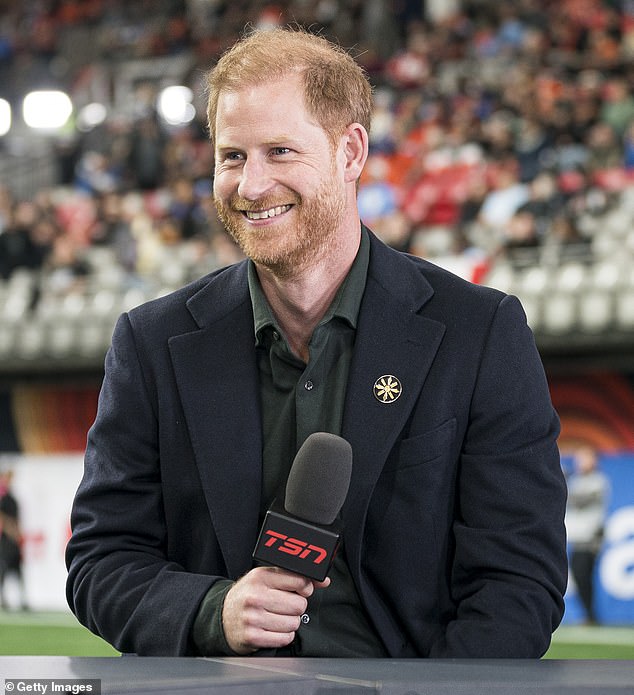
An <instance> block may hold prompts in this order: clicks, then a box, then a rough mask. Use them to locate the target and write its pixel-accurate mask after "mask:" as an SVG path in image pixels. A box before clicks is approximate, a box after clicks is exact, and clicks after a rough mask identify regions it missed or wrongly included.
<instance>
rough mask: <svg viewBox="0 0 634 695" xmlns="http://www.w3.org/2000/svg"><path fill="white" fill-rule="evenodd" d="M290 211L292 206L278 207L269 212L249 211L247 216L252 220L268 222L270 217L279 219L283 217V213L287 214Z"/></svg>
mask: <svg viewBox="0 0 634 695" xmlns="http://www.w3.org/2000/svg"><path fill="white" fill-rule="evenodd" d="M290 209H291V206H290V205H278V206H277V207H275V208H270V209H269V210H257V211H249V210H247V211H246V212H245V214H246V216H247V217H248V218H249V219H250V220H266V219H269V218H270V217H277V216H278V215H281V214H282V213H283V212H287V211H288V210H290Z"/></svg>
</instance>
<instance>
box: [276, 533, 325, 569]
mask: <svg viewBox="0 0 634 695" xmlns="http://www.w3.org/2000/svg"><path fill="white" fill-rule="evenodd" d="M265 534H266V535H267V536H269V538H267V539H266V541H265V543H264V545H265V546H266V547H267V548H271V547H274V548H275V549H276V550H279V551H280V553H287V554H288V555H296V556H299V557H300V558H301V559H302V560H304V559H306V558H307V557H308V556H309V555H310V554H311V553H315V555H316V557H313V558H312V561H313V563H314V564H315V565H318V564H320V563H321V562H323V560H325V559H326V557H327V555H328V553H327V552H326V550H325V549H324V548H320V547H319V546H318V545H312V544H310V543H306V541H300V540H299V539H297V538H289V537H288V536H287V535H285V534H283V533H278V532H277V531H272V530H271V529H267V530H266V531H265Z"/></svg>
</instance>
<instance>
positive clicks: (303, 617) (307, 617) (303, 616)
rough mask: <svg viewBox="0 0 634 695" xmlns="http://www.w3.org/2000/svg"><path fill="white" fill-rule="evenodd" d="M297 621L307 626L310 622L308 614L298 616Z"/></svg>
mask: <svg viewBox="0 0 634 695" xmlns="http://www.w3.org/2000/svg"><path fill="white" fill-rule="evenodd" d="M299 619H300V620H301V621H302V623H303V624H304V625H308V623H309V622H310V615H308V613H303V614H302V615H300V616H299Z"/></svg>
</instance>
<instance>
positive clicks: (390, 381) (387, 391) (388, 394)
mask: <svg viewBox="0 0 634 695" xmlns="http://www.w3.org/2000/svg"><path fill="white" fill-rule="evenodd" d="M373 391H374V397H375V398H376V399H377V401H379V403H394V401H396V400H398V399H399V397H400V395H401V393H402V392H403V387H402V386H401V382H400V381H399V380H398V379H397V378H396V377H395V376H393V375H392V374H384V375H383V376H380V377H379V378H378V379H377V380H376V381H375V382H374V388H373Z"/></svg>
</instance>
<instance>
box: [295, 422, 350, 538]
mask: <svg viewBox="0 0 634 695" xmlns="http://www.w3.org/2000/svg"><path fill="white" fill-rule="evenodd" d="M351 475H352V447H351V446H350V443H349V442H347V441H346V440H345V439H343V438H342V437H338V436H337V435H336V434H329V433H328V432H314V433H313V434H311V435H310V436H309V437H307V438H306V441H305V442H304V443H303V444H302V446H301V447H300V449H299V451H298V452H297V455H296V456H295V460H294V461H293V465H292V467H291V471H290V473H289V474H288V481H287V483H286V497H285V500H284V508H285V509H286V511H287V512H289V514H293V515H294V516H297V517H299V518H300V519H304V520H306V521H310V522H311V523H313V524H319V525H321V526H329V525H330V524H332V522H333V521H334V520H335V519H336V518H337V514H339V510H340V509H341V507H342V506H343V503H344V502H345V500H346V495H347V494H348V488H349V487H350V476H351Z"/></svg>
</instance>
